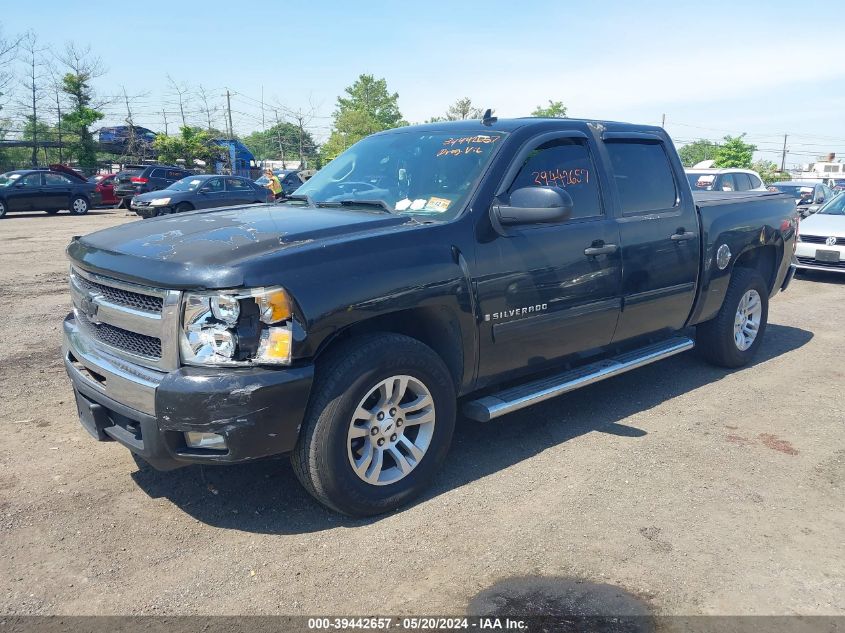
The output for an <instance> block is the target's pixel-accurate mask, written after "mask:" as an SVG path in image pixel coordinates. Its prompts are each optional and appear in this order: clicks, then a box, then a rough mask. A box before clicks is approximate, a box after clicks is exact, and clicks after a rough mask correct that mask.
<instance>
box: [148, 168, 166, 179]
mask: <svg viewBox="0 0 845 633" xmlns="http://www.w3.org/2000/svg"><path fill="white" fill-rule="evenodd" d="M150 178H164V170H163V169H153V171H152V173H150Z"/></svg>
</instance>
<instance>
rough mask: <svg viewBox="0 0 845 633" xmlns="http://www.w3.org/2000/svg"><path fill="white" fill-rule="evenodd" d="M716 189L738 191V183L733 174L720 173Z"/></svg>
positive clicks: (714, 188)
mask: <svg viewBox="0 0 845 633" xmlns="http://www.w3.org/2000/svg"><path fill="white" fill-rule="evenodd" d="M713 190H714V191H736V183H735V182H734V177H733V174H720V175H719V176H718V177H717V178H716V186H715V187H713Z"/></svg>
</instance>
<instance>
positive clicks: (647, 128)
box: [379, 117, 665, 134]
mask: <svg viewBox="0 0 845 633" xmlns="http://www.w3.org/2000/svg"><path fill="white" fill-rule="evenodd" d="M550 123H557V124H558V125H559V126H560V127H562V128H568V129H575V130H583V131H585V132H586V131H587V130H588V129H589V126H590V125H602V126H604V127H606V128H608V129H611V130H613V131H614V132H659V133H660V134H665V130H664V129H663V128H662V127H659V126H656V125H639V124H634V123H624V122H621V121H603V120H599V119H546V118H539V117H520V118H515V119H495V120H493V121H492V122H491V123H490V124H485V123H482V121H481V119H463V120H461V121H438V122H435V123H420V124H416V125H410V126H406V127H400V128H392V129H390V130H385V131H383V132H379V134H390V133H396V132H401V131H403V130H408V129H419V130H432V131H435V130H439V131H448V130H455V131H458V130H460V131H461V132H467V131H470V132H472V131H477V132H478V133H479V134H483V133H484V132H489V131H491V130H497V131H499V132H513V131H515V130H518V129H520V128H525V127H533V126H536V127H541V126H542V127H548V125H549V124H550Z"/></svg>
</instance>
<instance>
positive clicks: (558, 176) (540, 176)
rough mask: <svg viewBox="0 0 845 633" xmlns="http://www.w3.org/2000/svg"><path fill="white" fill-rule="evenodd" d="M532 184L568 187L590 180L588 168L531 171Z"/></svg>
mask: <svg viewBox="0 0 845 633" xmlns="http://www.w3.org/2000/svg"><path fill="white" fill-rule="evenodd" d="M531 175H532V176H534V184H536V185H540V186H541V187H569V186H571V185H580V184H581V183H588V182H590V170H589V169H555V170H548V171H535V172H531Z"/></svg>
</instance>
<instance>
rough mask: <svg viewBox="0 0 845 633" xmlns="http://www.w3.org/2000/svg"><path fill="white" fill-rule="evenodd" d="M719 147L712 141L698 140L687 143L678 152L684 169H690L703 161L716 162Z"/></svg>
mask: <svg viewBox="0 0 845 633" xmlns="http://www.w3.org/2000/svg"><path fill="white" fill-rule="evenodd" d="M718 148H719V146H718V145H717V144H716V143H714V142H713V141H708V140H707V139H703V138H702V139H699V140H697V141H693V142H692V143H687V144H686V145H684V146H683V147H681V148H680V149H679V150H678V154H679V155H680V157H681V162H682V163H683V165H684V167H692V166H693V165H696V164H698V163H700V162H702V161H705V160H716V150H717V149H718Z"/></svg>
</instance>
